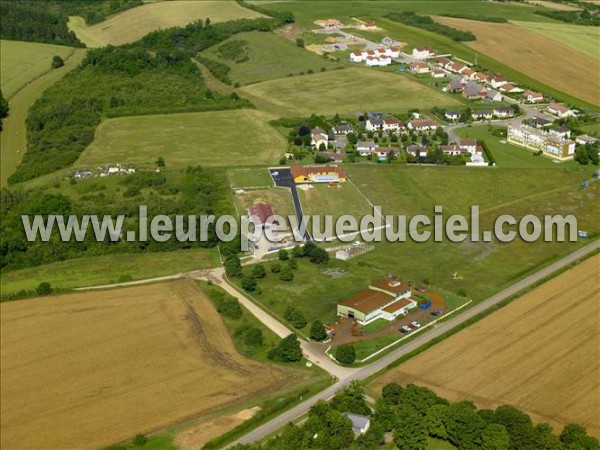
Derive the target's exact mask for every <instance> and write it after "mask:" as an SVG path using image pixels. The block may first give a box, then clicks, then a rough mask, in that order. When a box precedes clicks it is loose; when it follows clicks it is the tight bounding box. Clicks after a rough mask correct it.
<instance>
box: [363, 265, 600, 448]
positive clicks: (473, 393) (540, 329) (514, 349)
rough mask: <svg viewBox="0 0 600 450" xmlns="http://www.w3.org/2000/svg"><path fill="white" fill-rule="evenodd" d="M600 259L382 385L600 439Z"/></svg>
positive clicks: (484, 322) (406, 366) (452, 339)
mask: <svg viewBox="0 0 600 450" xmlns="http://www.w3.org/2000/svg"><path fill="white" fill-rule="evenodd" d="M599 268H600V256H595V257H592V258H590V259H588V260H586V261H585V262H584V263H582V264H581V265H579V266H577V267H575V268H573V269H571V270H569V271H568V272H565V273H564V274H562V275H560V276H559V277H557V278H556V279H554V280H552V281H550V282H548V283H546V284H544V285H542V286H540V287H539V288H537V289H535V290H534V291H532V292H530V293H528V294H526V295H524V296H523V297H521V298H520V299H518V300H516V301H515V302H513V303H511V304H510V305H509V306H507V307H505V308H504V309H502V310H500V311H498V312H496V313H494V314H492V315H491V316H489V317H487V318H486V319H484V320H482V321H481V322H478V323H476V324H475V325H472V326H471V327H469V328H467V329H465V330H463V331H461V332H460V333H458V334H456V335H454V336H452V337H450V338H448V339H447V340H445V341H443V342H442V343H441V344H439V345H436V346H435V347H433V348H431V349H430V350H428V351H426V352H424V353H422V354H421V355H419V356H417V357H416V358H413V359H411V360H410V361H408V362H407V363H406V364H403V365H401V366H399V367H397V368H396V369H393V370H392V371H390V372H388V373H386V374H385V375H383V376H382V377H381V378H379V379H377V380H376V381H375V382H374V383H373V385H372V387H373V388H374V389H375V390H376V391H380V390H381V388H382V387H383V386H384V385H385V384H387V383H389V382H390V381H397V382H401V383H416V384H421V385H425V386H428V387H430V388H432V389H434V390H435V391H436V392H437V393H438V394H440V395H441V396H443V397H446V398H448V399H449V400H455V401H456V400H463V399H468V400H472V401H474V402H475V403H476V404H477V405H478V406H480V407H484V408H493V407H497V406H499V405H501V404H512V405H515V406H517V407H520V408H522V409H523V410H524V411H526V412H528V413H529V414H530V415H531V416H532V418H533V419H534V420H535V421H538V422H540V421H543V422H549V423H550V424H551V425H553V426H555V427H556V428H557V430H560V429H561V428H562V426H564V425H565V424H566V423H569V422H578V423H582V424H584V425H586V426H587V427H588V431H589V432H590V434H593V435H595V436H600V414H599V412H598V410H597V405H598V404H600V325H599V320H600V317H599V313H600V305H599V299H600V298H599V294H600V271H599Z"/></svg>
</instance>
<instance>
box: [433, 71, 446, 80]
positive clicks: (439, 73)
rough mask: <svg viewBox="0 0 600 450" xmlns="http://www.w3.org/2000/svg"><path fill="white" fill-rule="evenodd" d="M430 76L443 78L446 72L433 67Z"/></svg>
mask: <svg viewBox="0 0 600 450" xmlns="http://www.w3.org/2000/svg"><path fill="white" fill-rule="evenodd" d="M431 76H432V77H433V78H444V77H445V76H446V72H444V71H443V70H442V69H435V70H432V71H431Z"/></svg>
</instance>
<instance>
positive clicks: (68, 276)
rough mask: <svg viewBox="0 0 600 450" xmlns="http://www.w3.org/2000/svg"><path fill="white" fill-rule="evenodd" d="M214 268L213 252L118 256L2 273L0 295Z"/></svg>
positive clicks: (82, 259)
mask: <svg viewBox="0 0 600 450" xmlns="http://www.w3.org/2000/svg"><path fill="white" fill-rule="evenodd" d="M217 265H219V258H218V255H217V251H216V249H188V250H177V251H173V252H159V253H117V254H114V255H100V256H91V257H86V258H78V259H69V260H66V261H61V262H56V263H52V264H43V265H41V266H36V267H31V268H26V269H19V270H14V271H12V272H3V273H2V277H1V278H0V286H1V287H2V293H3V294H8V293H11V292H18V291H20V290H33V289H35V288H36V287H37V286H38V285H39V284H40V283H41V282H43V281H46V282H48V283H50V284H51V285H52V286H53V287H57V288H62V289H71V288H76V287H86V286H99V285H104V284H113V283H118V282H122V281H131V280H141V279H145V278H154V277H161V276H165V275H174V274H177V273H184V272H189V271H192V270H201V269H208V268H211V267H216V266H217Z"/></svg>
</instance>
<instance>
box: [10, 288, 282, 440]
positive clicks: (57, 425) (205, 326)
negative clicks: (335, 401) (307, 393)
mask: <svg viewBox="0 0 600 450" xmlns="http://www.w3.org/2000/svg"><path fill="white" fill-rule="evenodd" d="M0 308H1V310H0V312H1V318H0V325H1V338H2V341H1V372H0V374H1V377H2V384H1V395H2V402H1V404H0V405H1V406H0V408H1V424H2V425H1V430H0V435H1V443H0V447H1V448H2V449H23V448H98V447H103V446H107V445H110V444H112V443H115V442H119V441H123V440H127V439H130V438H132V437H133V436H134V435H135V434H136V433H141V432H149V431H152V430H156V429H160V428H162V427H164V426H167V425H169V424H173V423H176V422H179V421H183V420H187V419H191V418H194V419H196V418H197V419H199V420H202V419H203V418H204V417H207V416H209V415H210V417H214V415H215V413H217V412H218V411H220V410H221V409H224V408H231V407H233V406H237V405H240V409H242V407H243V404H244V402H248V401H250V400H251V399H253V398H255V397H257V396H261V395H264V394H267V393H268V392H274V391H277V390H278V389H282V388H284V386H288V385H289V384H290V383H291V382H292V381H293V380H291V379H290V378H294V374H293V373H292V375H291V377H290V374H289V373H288V371H286V370H284V369H280V368H277V367H269V366H266V365H263V364H260V363H258V362H255V361H251V360H248V359H246V358H244V357H242V356H241V355H240V354H239V353H237V352H236V350H235V348H234V346H233V343H232V341H231V339H230V337H229V334H228V332H227V330H226V329H225V327H224V325H223V323H222V321H221V318H220V317H219V315H218V313H217V312H216V311H215V309H214V308H213V306H212V304H211V303H210V301H209V300H208V299H206V298H205V297H204V295H203V294H202V292H201V291H200V290H199V288H198V287H197V286H196V285H195V284H194V283H193V282H192V281H191V280H178V281H174V282H168V283H160V284H152V285H145V286H136V287H130V288H125V289H118V290H108V291H102V292H86V293H77V294H71V295H61V296H56V297H48V298H40V299H34V300H23V301H18V302H11V303H3V304H1V305H0ZM223 431H226V430H223Z"/></svg>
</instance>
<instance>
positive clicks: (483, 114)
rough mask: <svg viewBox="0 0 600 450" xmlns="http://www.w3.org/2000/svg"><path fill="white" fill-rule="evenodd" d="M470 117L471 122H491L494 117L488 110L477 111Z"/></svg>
mask: <svg viewBox="0 0 600 450" xmlns="http://www.w3.org/2000/svg"><path fill="white" fill-rule="evenodd" d="M471 117H472V118H473V120H491V119H492V117H494V113H493V112H492V111H490V110H489V109H480V110H478V111H472V112H471Z"/></svg>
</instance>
